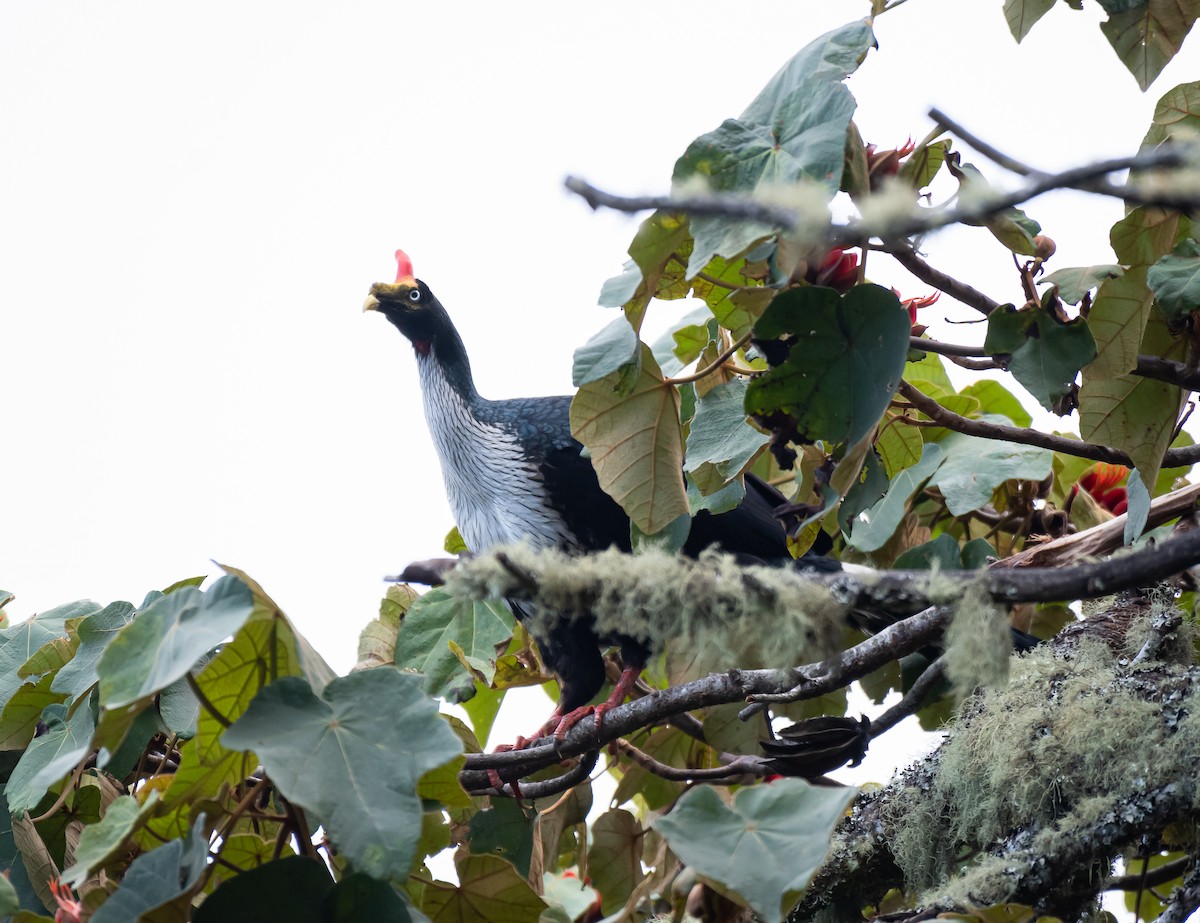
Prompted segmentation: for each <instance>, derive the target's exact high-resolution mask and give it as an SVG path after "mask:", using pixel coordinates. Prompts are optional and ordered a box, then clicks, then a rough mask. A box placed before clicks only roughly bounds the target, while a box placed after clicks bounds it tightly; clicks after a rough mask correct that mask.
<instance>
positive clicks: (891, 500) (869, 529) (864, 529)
mask: <svg viewBox="0 0 1200 923" xmlns="http://www.w3.org/2000/svg"><path fill="white" fill-rule="evenodd" d="M945 457H946V453H945V451H944V450H943V449H942V447H941V446H940V445H939V444H938V443H936V442H927V443H925V448H924V450H923V451H922V453H921V460H920V461H919V462H917V464H915V465H913V466H912V467H910V468H905V469H904V470H903V471H901V472H900V473H899V474H898V475H896V476H895V477H894V478H892V482H891V485H890V486H889V487H888V491H887V493H886V494H884V496H883V499H882V500H880V501H879V502H878V503H876V504H875V505H874V506H872V507H871V508H870V509H869V510H866V511H865V512H862V513H860V514H859V515H858V516H857V517H856V518H855V519H854V521H853V523H852V524H851V528H852V531H851V533H850V537H849V538H848V539H847V544H849V545H852V546H853V547H855V548H857V549H858V550H859V551H878V550H879V549H880V548H882V547H883V546H884V545H886V544H887V541H888V539H889V538H891V537H892V534H893V533H894V532H895V531H896V527H897V526H899V525H900V522H901V521H902V520H903V519H904V514H905V513H906V512H908V501H909V499H910V498H911V497H912V495H913V494H915V493H916V492H917V490H919V489H920V488H921V487H922V486H924V484H925V482H926V481H928V480H929V478H930V477H932V476H933V474H934V472H936V471H937V468H938V466H939V465H940V464H941V463H942V462H943V461H944V460H945Z"/></svg>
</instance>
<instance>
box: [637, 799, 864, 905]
mask: <svg viewBox="0 0 1200 923" xmlns="http://www.w3.org/2000/svg"><path fill="white" fill-rule="evenodd" d="M857 793H858V789H856V788H818V787H816V786H813V785H809V784H808V783H807V782H805V781H804V780H803V779H780V780H778V781H776V782H774V783H772V784H771V785H755V786H751V787H749V788H743V789H741V790H740V791H738V792H737V794H736V795H734V796H733V805H732V806H729V805H726V804H725V802H724V801H722V800H721V797H720V796H719V795H718V794H717V793H716V792H715V791H714V790H713V788H712V787H711V786H707V785H702V786H698V787H696V788H694V789H692V790H691V791H689V792H688V793H687V794H685V795H684V796H683V797H682V798H680V799H679V801H678V803H676V805H675V807H674V809H673V810H672V811H671V813H670V814H666V815H664V816H661V817H657V818H655V820H654V822H653V825H654V828H655V829H656V830H658V832H659V833H661V834H662V835H663V836H665V837H666V838H667V842H668V843H670V845H671V849H672V850H673V851H674V852H675V853H676V855H678V856H679V858H680V859H682V860H683V861H684V862H685V863H686V864H687V865H688V866H690V867H691V868H692V869H694V870H695V871H696V874H698V875H700V876H702V877H704V878H705V879H708V880H709V881H711V882H713V883H714V884H715V885H716V886H717V887H718V888H719V889H720V890H721V891H723V892H732V893H734V894H736V895H737V896H739V897H740V898H741V899H742V900H743V901H745V903H747V904H748V905H749V906H750V907H751V909H753V910H754V912H755V913H757V914H758V915H759V916H760V917H762V918H763V920H764V921H766V923H779V921H782V920H783V917H784V914H785V913H786V912H787V911H788V910H790V909H791V907H792V904H793V903H794V902H795V900H796V899H797V898H798V897H799V896H800V894H801V893H802V892H803V891H804V889H805V888H806V887H807V886H808V883H809V881H811V880H812V877H813V875H814V874H816V871H817V869H818V868H820V866H821V863H822V862H823V861H824V859H825V853H826V851H827V850H828V849H829V838H830V835H831V834H832V833H833V828H834V826H835V825H836V824H837V822H838V821H839V820H841V817H842V814H843V812H844V811H845V810H846V808H847V807H848V806H849V804H850V802H851V801H853V800H854V796H855V795H856V794H857Z"/></svg>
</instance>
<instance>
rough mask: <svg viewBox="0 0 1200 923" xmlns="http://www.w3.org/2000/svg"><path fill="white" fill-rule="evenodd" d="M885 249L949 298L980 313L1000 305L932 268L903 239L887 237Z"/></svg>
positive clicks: (914, 273) (963, 283)
mask: <svg viewBox="0 0 1200 923" xmlns="http://www.w3.org/2000/svg"><path fill="white" fill-rule="evenodd" d="M886 243H887V251H888V253H890V254H891V255H892V257H893V258H894V259H895V260H896V262H897V263H899V264H900V265H901V266H903V267H904V268H905V269H907V270H908V271H909V272H911V273H912V274H913V275H914V276H916V277H917V278H918V279H920V280H921V281H922V282H924V283H925V284H926V285H932V286H933V287H934V288H936V289H937V290H938V291H940V292H945V293H946V294H947V295H949V296H950V297H951V298H954V299H956V300H957V301H961V302H962V303H963V304H965V305H967V307H971V308H974V309H975V310H976V311H978V312H979V313H980V314H984V315H987V314H991V313H992V312H993V311H994V310H996V308H998V307H1000V302H998V301H993V300H992V299H991V298H989V297H988V296H987V295H985V294H984V293H983V292H981V291H979V290H978V289H976V288H972V287H971V286H970V285H967V283H965V282H960V281H959V280H958V279H956V278H954V277H953V276H949V275H946V273H944V272H942V271H941V270H940V269H934V268H933V267H932V266H930V265H929V264H928V263H927V262H925V260H923V259H922V258H921V257H919V256H918V255H917V251H916V250H914V249H913V248H912V246H911V245H910V244H908V243H907V242H904V241H896V240H891V239H889V240H888V241H887V242H886Z"/></svg>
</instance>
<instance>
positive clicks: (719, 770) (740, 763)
mask: <svg viewBox="0 0 1200 923" xmlns="http://www.w3.org/2000/svg"><path fill="white" fill-rule="evenodd" d="M614 743H615V744H616V747H617V749H618V750H620V751H621V752H622V753H624V754H625V755H626V756H628V757H629V758H630V759H631V760H633V762H635V763H637V764H638V765H639V766H641V767H642V768H643V769H645V770H646V771H647V772H650V773H653V774H654V775H656V776H658V777H659V778H660V779H668V780H670V781H672V782H720V781H726V780H728V779H730V778H731V777H736V776H745V775H755V776H765V775H767V774H768V773H770V772H771V771H772V770H771V769H770V768H769V767H768V766H767V765H766V760H765V758H764V757H761V756H747V755H739V756H737V757H736V758H734V759H733V760H732V761H731V762H729V763H726V764H725V765H724V766H715V767H713V768H712V769H686V768H683V769H681V768H679V767H677V766H668V765H667V764H666V763H661V762H659V761H658V760H656V759H655V758H654V757H652V756H651V755H650V754H649V753H646V752H645V751H644V750H639V749H638V748H637V747H635V746H634V745H633V744H631V743H630V742H629V741H628V740H626V739H625V738H624V737H618V738H617V739H616V740H615V741H614Z"/></svg>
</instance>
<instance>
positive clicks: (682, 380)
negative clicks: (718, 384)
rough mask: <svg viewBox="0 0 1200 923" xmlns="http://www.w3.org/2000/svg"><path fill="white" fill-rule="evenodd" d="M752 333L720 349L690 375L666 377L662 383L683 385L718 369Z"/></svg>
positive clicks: (748, 332)
mask: <svg viewBox="0 0 1200 923" xmlns="http://www.w3.org/2000/svg"><path fill="white" fill-rule="evenodd" d="M752 335H753V331H747V332H746V333H744V334H742V336H740V337H738V338H737V339H736V340H734V341H733V342H732V343H731V344H729V346H727V347H726V348H725V349H723V350H721V352H720V353H719V354H718V355H717V357H716V358H715V359H713V361H712V362H710V363H709V364H708V365H706V366H704V368H702V369H697V370H696V371H695V372H692V373H691V374H690V375H681V376H680V377H678V378H668V379H667V380H666V381H665V382H664V384H669V385H685V384H687V383H688V382H692V381H699V380H700V379H701V378H705V377H707V376H709V375H711V374H712V373H713V372H716V371H719V370H720V368H721V366H723V365H724V364H725V363H726V362H728V361H729V360H730V359H732V358H733V355H734V353H736V352H737V351H738V350H739V349H741V348H742V347H743V346H745V345H746V344H747V343H749V342H750V337H751V336H752Z"/></svg>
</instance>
